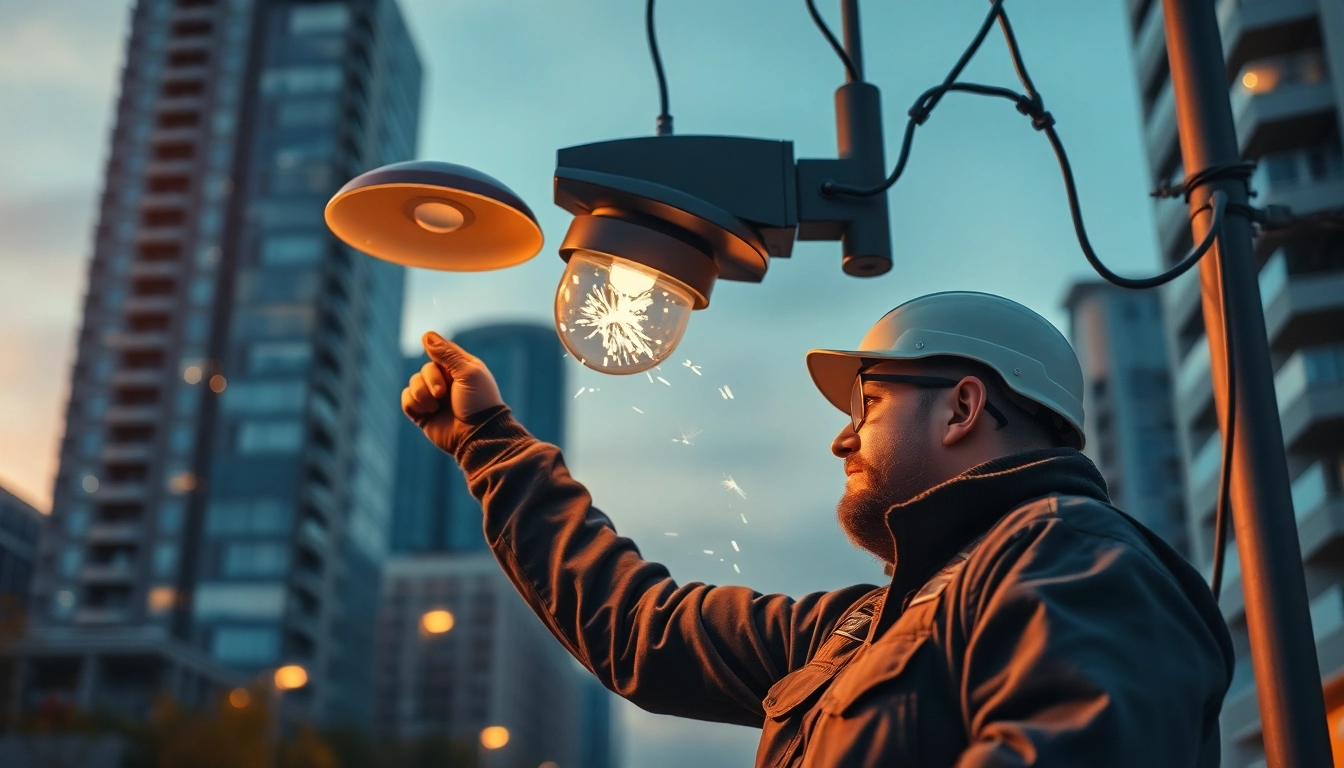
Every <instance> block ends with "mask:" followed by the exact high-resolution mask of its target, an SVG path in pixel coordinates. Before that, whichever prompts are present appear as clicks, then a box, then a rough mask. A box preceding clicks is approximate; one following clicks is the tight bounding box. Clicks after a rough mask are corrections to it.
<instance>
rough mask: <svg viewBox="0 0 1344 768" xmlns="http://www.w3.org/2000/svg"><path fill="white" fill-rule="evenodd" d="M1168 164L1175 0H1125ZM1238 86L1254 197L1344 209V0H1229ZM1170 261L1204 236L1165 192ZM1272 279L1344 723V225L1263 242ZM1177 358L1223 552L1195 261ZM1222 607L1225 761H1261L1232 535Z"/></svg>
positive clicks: (1161, 206)
mask: <svg viewBox="0 0 1344 768" xmlns="http://www.w3.org/2000/svg"><path fill="white" fill-rule="evenodd" d="M1125 7H1126V11H1127V16H1128V19H1129V22H1130V28H1131V32H1132V41H1133V50H1134V64H1135V68H1136V70H1137V76H1138V77H1137V80H1138V86H1139V91H1140V103H1141V105H1142V112H1143V120H1144V140H1145V143H1146V145H1147V150H1148V160H1149V167H1150V170H1151V172H1152V176H1153V178H1154V179H1159V180H1170V181H1178V180H1180V179H1182V178H1183V177H1184V175H1185V170H1184V168H1183V167H1182V165H1181V156H1180V151H1179V146H1178V141H1177V134H1176V121H1175V102H1174V99H1173V96H1172V87H1171V78H1170V76H1169V62H1168V59H1167V53H1166V43H1165V38H1164V25H1163V18H1162V8H1161V3H1160V2H1157V0H1126V2H1125ZM1217 13H1218V21H1219V25H1220V27H1221V29H1222V42H1223V54H1224V57H1225V59H1226V64H1227V67H1226V71H1227V79H1228V90H1229V94H1230V96H1231V101H1232V113H1233V118H1234V119H1235V122H1236V131H1237V139H1238V142H1239V144H1240V149H1241V152H1242V156H1243V157H1244V158H1246V159H1247V160H1254V161H1256V162H1257V163H1258V164H1259V167H1258V170H1257V171H1256V173H1255V176H1254V178H1253V179H1252V181H1251V187H1252V189H1254V190H1255V191H1256V192H1257V193H1258V196H1257V197H1256V198H1255V200H1254V203H1255V204H1256V205H1266V204H1276V205H1287V206H1289V207H1291V208H1292V209H1293V211H1294V212H1295V213H1298V214H1310V213H1320V212H1323V211H1335V212H1338V211H1339V210H1340V209H1342V208H1344V153H1341V146H1340V126H1341V124H1344V4H1341V3H1339V2H1337V0H1219V2H1218V3H1217ZM1157 206H1158V209H1157V221H1158V238H1159V245H1160V248H1161V253H1162V256H1163V263H1165V264H1172V263H1173V261H1174V259H1175V258H1176V257H1178V256H1179V254H1181V253H1182V252H1183V251H1184V250H1185V249H1186V248H1188V247H1189V245H1190V242H1191V234H1190V226H1189V221H1188V211H1187V209H1186V206H1184V205H1182V204H1181V203H1179V202H1171V201H1169V202H1159V203H1157ZM1256 256H1257V259H1258V264H1259V267H1260V294H1261V301H1262V304H1263V306H1264V311H1265V326H1266V331H1267V332H1268V336H1269V343H1270V347H1271V349H1270V352H1271V357H1272V359H1273V363H1274V367H1275V371H1276V373H1275V389H1276V393H1277V397H1278V408H1279V415H1280V418H1281V420H1282V424H1283V437H1284V443H1285V446H1284V447H1285V449H1286V451H1287V456H1288V468H1289V472H1290V477H1291V478H1292V491H1293V508H1294V509H1293V511H1294V514H1295V516H1296V518H1297V523H1298V538H1299V541H1300V544H1301V549H1302V559H1303V564H1304V566H1305V569H1306V576H1307V586H1308V591H1309V598H1310V600H1311V618H1312V625H1313V630H1314V633H1315V636H1316V651H1317V654H1318V657H1319V661H1320V668H1321V676H1322V684H1323V686H1324V687H1325V690H1326V698H1327V706H1328V707H1329V709H1330V718H1331V723H1332V732H1334V733H1339V732H1340V729H1339V726H1340V724H1341V721H1342V720H1344V576H1342V575H1341V574H1344V547H1341V546H1340V545H1341V543H1344V495H1342V494H1341V470H1342V469H1344V231H1341V230H1339V229H1338V228H1335V229H1328V228H1319V229H1318V228H1312V227H1298V228H1296V229H1294V230H1292V231H1290V232H1288V233H1287V234H1285V235H1275V236H1264V237H1261V238H1259V239H1258V241H1257V243H1256ZM1161 296H1162V304H1163V314H1164V316H1165V324H1166V329H1167V342H1168V349H1169V353H1170V355H1171V360H1172V370H1174V371H1175V376H1174V377H1173V379H1174V385H1173V389H1174V393H1173V404H1174V409H1175V417H1176V432H1177V435H1178V436H1179V443H1180V446H1181V454H1182V459H1183V462H1184V464H1185V467H1186V471H1185V475H1186V482H1187V496H1186V510H1187V516H1188V520H1189V534H1190V554H1191V559H1192V561H1193V562H1194V563H1195V564H1196V565H1197V566H1198V567H1200V568H1203V569H1204V571H1205V573H1208V572H1209V571H1210V565H1211V562H1212V542H1213V517H1214V507H1215V502H1216V496H1217V491H1216V488H1217V483H1218V468H1219V463H1220V458H1221V457H1220V455H1219V454H1220V448H1221V441H1220V438H1219V435H1218V429H1217V419H1216V417H1215V415H1214V405H1213V392H1212V385H1211V382H1210V362H1209V359H1210V355H1209V345H1208V340H1207V337H1206V336H1205V332H1204V318H1203V315H1202V313H1201V307H1200V289H1199V278H1198V276H1197V274H1196V273H1195V272H1194V271H1192V272H1191V273H1189V274H1188V275H1187V276H1185V277H1183V278H1182V279H1179V280H1177V281H1175V282H1173V283H1172V284H1170V285H1169V286H1167V287H1166V288H1164V289H1163V290H1162V293H1161ZM1225 584H1226V586H1225V587H1224V589H1223V595H1222V608H1223V615H1224V616H1225V617H1226V619H1227V621H1228V624H1229V626H1230V627H1231V629H1232V635H1233V641H1234V644H1235V646H1236V649H1237V655H1238V662H1237V667H1236V674H1235V675H1234V677H1233V680H1232V687H1231V690H1230V691H1229V692H1228V695H1227V700H1226V703H1225V704H1224V707H1223V715H1222V725H1223V728H1222V732H1223V742H1224V743H1223V747H1224V748H1223V755H1224V758H1223V760H1224V765H1228V766H1250V765H1255V764H1263V762H1261V761H1262V760H1263V755H1264V750H1263V744H1262V737H1261V731H1260V717H1259V710H1258V706H1257V702H1256V688H1255V679H1254V674H1253V672H1252V668H1251V660H1250V652H1249V639H1248V635H1247V630H1246V618H1245V607H1244V601H1243V598H1242V590H1241V579H1240V572H1239V567H1238V560H1237V557H1236V551H1235V548H1234V547H1230V548H1229V550H1228V561H1227V571H1226V581H1225Z"/></svg>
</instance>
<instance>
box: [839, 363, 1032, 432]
mask: <svg viewBox="0 0 1344 768" xmlns="http://www.w3.org/2000/svg"><path fill="white" fill-rule="evenodd" d="M869 381H878V382H884V383H892V384H909V385H911V386H914V387H920V388H921V389H951V388H952V387H955V386H957V385H958V384H960V383H961V380H960V379H945V378H943V377H942V376H907V375H905V374H900V373H860V374H859V375H858V376H855V377H854V388H853V389H852V390H850V392H849V418H850V421H851V423H853V425H854V432H855V434H857V433H858V431H859V427H862V426H863V419H864V396H863V385H864V383H866V382H869ZM985 411H986V412H987V413H988V414H989V415H990V416H993V417H994V421H996V422H998V427H997V429H1003V428H1004V427H1006V426H1008V419H1007V418H1005V417H1004V415H1003V412H1002V411H1000V410H999V409H998V408H995V407H994V404H993V403H991V402H989V400H988V399H986V400H985Z"/></svg>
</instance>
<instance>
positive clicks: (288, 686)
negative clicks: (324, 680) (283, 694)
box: [275, 664, 308, 691]
mask: <svg viewBox="0 0 1344 768" xmlns="http://www.w3.org/2000/svg"><path fill="white" fill-rule="evenodd" d="M307 684H308V670H306V669H304V668H303V667H300V666H299V665H298V664H289V665H287V666H283V667H281V668H279V669H277V670H275V687H276V688H279V689H280V690H282V691H289V690H293V689H295V688H302V687H303V686H305V685H307Z"/></svg>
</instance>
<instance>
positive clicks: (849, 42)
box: [840, 0, 863, 82]
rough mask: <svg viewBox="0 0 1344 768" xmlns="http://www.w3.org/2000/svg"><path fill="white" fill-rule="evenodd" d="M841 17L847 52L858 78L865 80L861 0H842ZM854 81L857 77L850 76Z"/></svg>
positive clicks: (850, 79)
mask: <svg viewBox="0 0 1344 768" xmlns="http://www.w3.org/2000/svg"><path fill="white" fill-rule="evenodd" d="M840 19H841V22H840V23H841V25H842V28H843V31H844V35H845V53H847V54H849V60H850V61H851V62H852V63H853V64H854V71H855V72H856V73H858V78H857V79H858V80H859V81H862V80H863V34H862V29H861V28H860V26H859V0H841V2H840ZM848 79H849V81H850V82H854V80H855V78H848Z"/></svg>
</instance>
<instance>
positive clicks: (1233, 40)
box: [1217, 0, 1319, 69]
mask: <svg viewBox="0 0 1344 768" xmlns="http://www.w3.org/2000/svg"><path fill="white" fill-rule="evenodd" d="M1217 11H1218V26H1219V27H1220V28H1221V29H1222V33H1223V35H1222V37H1223V58H1224V60H1226V61H1227V63H1228V65H1229V66H1231V67H1236V68H1238V69H1240V67H1241V65H1242V64H1244V63H1245V62H1246V60H1247V59H1248V58H1249V57H1250V56H1252V55H1254V52H1255V51H1264V50H1279V51H1282V50H1289V49H1291V48H1292V47H1293V45H1294V44H1295V43H1296V42H1297V40H1300V39H1301V35H1302V33H1303V32H1304V31H1305V30H1304V29H1303V27H1304V26H1307V25H1310V23H1311V22H1312V21H1313V20H1314V19H1315V18H1316V15H1317V13H1318V12H1319V6H1318V5H1317V2H1316V0H1219V2H1218V8H1217Z"/></svg>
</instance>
